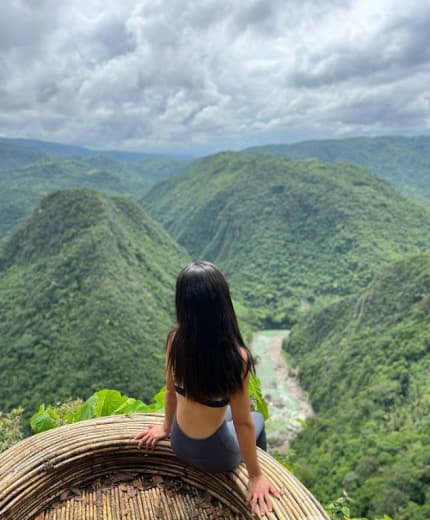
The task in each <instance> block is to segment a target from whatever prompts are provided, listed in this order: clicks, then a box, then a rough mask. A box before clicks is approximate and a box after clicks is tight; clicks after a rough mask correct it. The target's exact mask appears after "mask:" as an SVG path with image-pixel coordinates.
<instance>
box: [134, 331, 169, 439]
mask: <svg viewBox="0 0 430 520" xmlns="http://www.w3.org/2000/svg"><path fill="white" fill-rule="evenodd" d="M172 337H173V335H172V333H169V335H168V336H167V341H166V363H165V373H166V394H165V396H164V423H163V425H161V424H151V425H149V426H148V429H147V430H144V431H142V432H140V433H137V434H136V435H135V436H134V439H135V440H137V441H138V442H137V446H138V448H141V447H142V446H143V445H145V444H146V445H147V447H148V448H152V449H154V448H155V445H156V444H157V442H158V441H159V440H161V439H165V438H166V437H168V436H169V435H170V428H171V426H172V421H173V415H174V413H175V411H176V392H175V384H174V381H173V378H172V375H171V373H170V370H167V355H168V353H169V351H170V346H171V344H172V342H171V338H172Z"/></svg>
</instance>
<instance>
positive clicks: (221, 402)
mask: <svg viewBox="0 0 430 520" xmlns="http://www.w3.org/2000/svg"><path fill="white" fill-rule="evenodd" d="M175 390H176V391H177V392H178V394H181V395H183V396H184V397H185V392H184V389H183V388H182V387H181V386H178V385H175ZM198 402H199V403H200V404H204V405H206V406H211V407H213V408H221V407H223V406H227V405H228V403H229V400H228V399H220V400H219V401H215V400H210V399H203V400H201V401H198Z"/></svg>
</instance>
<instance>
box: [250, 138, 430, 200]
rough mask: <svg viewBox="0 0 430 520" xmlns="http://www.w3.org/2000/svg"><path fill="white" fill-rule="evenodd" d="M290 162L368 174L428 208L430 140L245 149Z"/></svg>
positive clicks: (348, 141) (357, 140)
mask: <svg viewBox="0 0 430 520" xmlns="http://www.w3.org/2000/svg"><path fill="white" fill-rule="evenodd" d="M247 151H248V152H249V153H252V154H255V153H263V154H271V155H276V156H281V157H287V158H290V159H303V158H308V157H316V158H317V159H320V160H321V161H344V162H348V163H352V164H356V165H358V166H364V167H366V168H369V169H370V170H372V172H374V173H376V174H377V175H378V176H379V177H381V178H383V179H385V180H387V181H388V182H390V183H391V184H393V185H394V186H395V187H396V188H397V189H399V190H400V191H401V192H402V193H404V194H405V195H408V196H410V197H413V198H416V199H418V200H419V201H420V202H422V203H424V204H426V205H428V206H430V137H428V136H418V137H400V136H386V137H354V138H350V139H338V140H336V139H325V140H318V141H304V142H301V143H293V144H280V145H266V146H256V147H253V148H248V150H247Z"/></svg>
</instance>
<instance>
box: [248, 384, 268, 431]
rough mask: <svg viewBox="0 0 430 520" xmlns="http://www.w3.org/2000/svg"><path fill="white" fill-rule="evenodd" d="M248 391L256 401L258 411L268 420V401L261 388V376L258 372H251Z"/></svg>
mask: <svg viewBox="0 0 430 520" xmlns="http://www.w3.org/2000/svg"><path fill="white" fill-rule="evenodd" d="M248 393H249V395H250V396H251V397H252V398H253V400H254V401H255V404H256V409H257V412H260V413H262V414H263V417H264V420H265V421H266V420H267V419H268V418H269V417H270V416H269V411H268V409H267V402H266V400H265V399H264V397H263V392H262V390H261V382H260V378H259V377H258V376H257V375H256V374H251V375H250V376H249V385H248Z"/></svg>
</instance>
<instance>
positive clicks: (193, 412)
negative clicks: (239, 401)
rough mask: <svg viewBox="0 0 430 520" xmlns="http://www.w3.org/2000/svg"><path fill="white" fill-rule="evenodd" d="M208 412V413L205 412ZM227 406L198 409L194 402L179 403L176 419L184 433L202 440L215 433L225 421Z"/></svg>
mask: <svg viewBox="0 0 430 520" xmlns="http://www.w3.org/2000/svg"><path fill="white" fill-rule="evenodd" d="M205 412H206V413H205ZM225 415H226V408H223V409H219V410H210V411H209V413H208V412H207V411H206V410H204V411H203V410H198V409H196V408H195V407H194V403H193V404H190V403H179V402H178V403H177V408H176V414H175V420H176V422H177V425H178V426H179V428H180V429H181V431H182V433H184V434H185V435H187V436H188V437H190V438H193V439H196V440H200V439H207V438H209V437H211V436H212V435H214V434H215V433H216V432H217V430H219V429H220V428H221V426H222V425H223V424H224V422H225Z"/></svg>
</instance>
